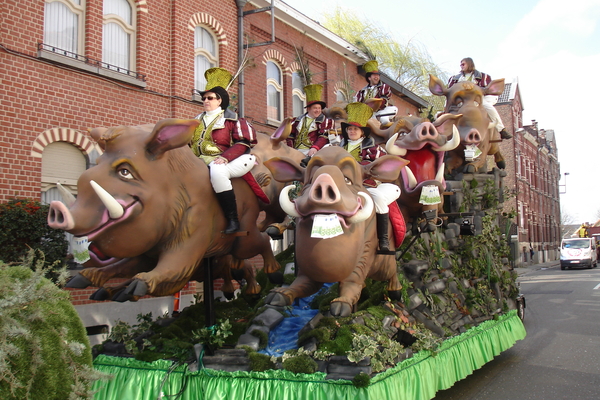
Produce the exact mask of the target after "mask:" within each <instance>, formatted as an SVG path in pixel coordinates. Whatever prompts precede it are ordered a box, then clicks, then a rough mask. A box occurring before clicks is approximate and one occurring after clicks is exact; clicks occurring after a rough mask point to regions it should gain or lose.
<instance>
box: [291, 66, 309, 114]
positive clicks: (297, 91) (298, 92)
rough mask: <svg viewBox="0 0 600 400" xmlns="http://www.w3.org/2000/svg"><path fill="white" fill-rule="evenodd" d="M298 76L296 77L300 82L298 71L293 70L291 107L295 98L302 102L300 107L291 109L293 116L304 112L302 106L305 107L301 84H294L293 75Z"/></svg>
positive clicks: (304, 94)
mask: <svg viewBox="0 0 600 400" xmlns="http://www.w3.org/2000/svg"><path fill="white" fill-rule="evenodd" d="M296 75H297V76H298V79H300V82H302V79H301V78H300V74H299V73H298V72H293V73H292V108H294V107H295V105H296V103H295V101H294V100H295V99H296V98H298V99H299V100H300V101H301V102H302V108H301V109H300V110H293V114H294V117H298V116H300V115H302V114H304V107H306V93H304V90H303V89H304V88H303V87H302V85H300V86H297V85H295V84H294V81H295V79H294V77H295V76H296Z"/></svg>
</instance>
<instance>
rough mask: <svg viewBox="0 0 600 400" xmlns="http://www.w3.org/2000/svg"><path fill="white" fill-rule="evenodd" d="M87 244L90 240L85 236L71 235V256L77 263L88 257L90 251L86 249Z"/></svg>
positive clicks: (81, 262) (84, 260)
mask: <svg viewBox="0 0 600 400" xmlns="http://www.w3.org/2000/svg"><path fill="white" fill-rule="evenodd" d="M89 245H90V242H88V238H87V236H81V237H73V240H72V241H71V247H72V248H73V257H74V259H75V261H76V262H78V263H79V264H83V263H84V262H86V261H87V260H89V259H90V252H89V250H88V246H89Z"/></svg>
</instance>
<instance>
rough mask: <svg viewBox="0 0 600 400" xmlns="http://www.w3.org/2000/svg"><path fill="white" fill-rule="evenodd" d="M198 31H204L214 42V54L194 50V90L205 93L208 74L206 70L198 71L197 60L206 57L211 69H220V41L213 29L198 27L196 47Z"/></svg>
mask: <svg viewBox="0 0 600 400" xmlns="http://www.w3.org/2000/svg"><path fill="white" fill-rule="evenodd" d="M198 29H201V30H202V31H200V32H203V31H204V32H207V33H208V34H209V35H210V37H211V39H212V41H213V48H214V54H213V53H211V52H210V51H209V50H207V49H205V48H203V47H195V48H194V89H196V90H198V91H203V90H204V89H205V88H206V81H204V79H205V78H204V73H205V72H206V70H204V71H199V70H198V64H197V63H196V59H197V58H198V57H199V56H202V57H205V58H206V59H207V60H208V62H209V64H210V67H209V68H214V67H218V66H219V41H218V40H217V36H216V35H215V33H214V32H213V31H212V29H210V28H209V27H207V26H203V25H198V26H196V27H195V28H194V46H195V45H196V35H197V34H198V33H197V32H198ZM199 79H201V80H202V81H204V82H203V83H204V85H200V83H202V82H201V81H199ZM200 86H202V87H200ZM193 97H194V100H196V101H201V99H200V95H199V94H194V96H193Z"/></svg>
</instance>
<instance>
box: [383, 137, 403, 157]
mask: <svg viewBox="0 0 600 400" xmlns="http://www.w3.org/2000/svg"><path fill="white" fill-rule="evenodd" d="M396 139H398V133H394V135H393V136H392V137H391V138H389V140H388V141H387V143H386V144H385V150H386V151H387V152H388V154H393V155H395V156H405V155H406V149H403V148H402V147H399V146H396V143H395V142H396Z"/></svg>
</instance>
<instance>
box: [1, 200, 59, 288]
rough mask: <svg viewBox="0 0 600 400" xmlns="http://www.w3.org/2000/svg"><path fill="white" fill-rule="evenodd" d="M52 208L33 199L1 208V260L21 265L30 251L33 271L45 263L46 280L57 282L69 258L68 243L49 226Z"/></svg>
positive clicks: (15, 201) (12, 202)
mask: <svg viewBox="0 0 600 400" xmlns="http://www.w3.org/2000/svg"><path fill="white" fill-rule="evenodd" d="M48 209H49V206H48V205H43V204H41V203H40V202H38V201H35V200H30V199H12V200H10V201H8V202H7V203H2V204H0V260H2V261H4V262H5V263H13V262H14V263H21V262H22V261H23V259H24V258H25V257H26V256H27V255H28V254H29V250H30V249H34V250H39V251H36V252H34V253H33V258H34V260H33V264H32V268H34V266H35V265H37V262H38V261H39V260H43V263H44V265H45V269H44V271H45V274H46V277H47V278H49V279H52V280H56V279H57V277H58V273H59V272H58V270H59V269H60V267H61V266H62V264H63V263H64V262H65V260H66V258H67V248H68V243H67V241H66V239H65V234H64V232H62V231H59V230H56V229H52V228H50V227H49V226H48V222H47V216H48Z"/></svg>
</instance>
